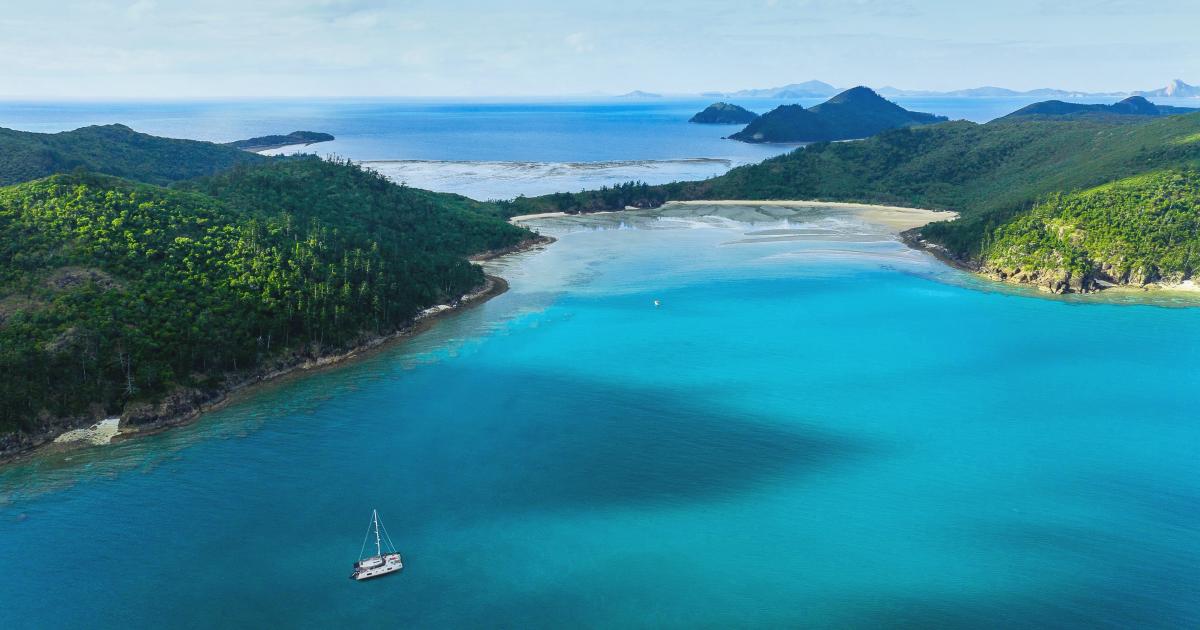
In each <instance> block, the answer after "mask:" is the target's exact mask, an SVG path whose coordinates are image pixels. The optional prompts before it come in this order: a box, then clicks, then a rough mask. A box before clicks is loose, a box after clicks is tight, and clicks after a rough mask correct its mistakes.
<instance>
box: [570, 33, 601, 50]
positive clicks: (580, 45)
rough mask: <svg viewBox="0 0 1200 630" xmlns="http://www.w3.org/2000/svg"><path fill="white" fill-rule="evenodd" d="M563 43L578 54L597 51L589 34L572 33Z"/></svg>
mask: <svg viewBox="0 0 1200 630" xmlns="http://www.w3.org/2000/svg"><path fill="white" fill-rule="evenodd" d="M563 41H565V42H566V43H567V45H568V46H570V47H571V49H572V50H574V51H575V52H577V53H586V52H592V51H593V50H595V49H596V46H595V45H594V44H592V41H591V38H590V37H588V34H587V33H571V34H570V35H567V36H566V37H564V38H563Z"/></svg>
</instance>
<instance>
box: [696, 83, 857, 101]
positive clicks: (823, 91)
mask: <svg viewBox="0 0 1200 630" xmlns="http://www.w3.org/2000/svg"><path fill="white" fill-rule="evenodd" d="M838 92H841V90H839V89H838V88H836V87H833V86H832V85H829V84H828V83H825V82H824V81H805V82H804V83H791V84H788V85H783V86H780V87H774V88H764V89H758V90H740V91H738V92H705V93H704V94H701V96H713V97H718V98H829V97H830V96H833V95H835V94H837V93H838Z"/></svg>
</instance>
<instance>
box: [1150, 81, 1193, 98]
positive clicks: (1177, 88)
mask: <svg viewBox="0 0 1200 630" xmlns="http://www.w3.org/2000/svg"><path fill="white" fill-rule="evenodd" d="M1134 95H1135V96H1152V97H1153V96H1166V97H1173V98H1197V97H1200V85H1188V84H1187V83H1184V82H1183V81H1180V80H1179V79H1175V80H1174V81H1171V82H1170V83H1168V84H1167V86H1166V87H1162V88H1159V89H1157V90H1149V91H1147V92H1134Z"/></svg>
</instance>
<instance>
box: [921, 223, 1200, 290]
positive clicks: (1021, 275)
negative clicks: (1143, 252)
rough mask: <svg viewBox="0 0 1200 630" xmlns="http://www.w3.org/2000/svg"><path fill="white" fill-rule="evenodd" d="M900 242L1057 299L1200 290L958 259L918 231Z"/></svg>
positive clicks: (1132, 277)
mask: <svg viewBox="0 0 1200 630" xmlns="http://www.w3.org/2000/svg"><path fill="white" fill-rule="evenodd" d="M900 240H901V241H903V242H904V244H905V245H908V246H909V247H911V248H913V249H915V250H918V251H922V252H927V253H929V254H930V255H932V256H933V257H935V258H937V259H938V260H940V261H942V262H943V263H946V264H947V265H950V266H951V267H955V268H957V269H961V270H963V271H969V272H971V273H973V274H975V275H978V276H981V277H983V278H987V279H988V280H993V281H995V282H1004V283H1007V284H1013V285H1018V286H1023V287H1031V288H1035V289H1038V290H1039V291H1045V292H1047V293H1053V294H1054V295H1065V294H1068V293H1078V294H1087V293H1098V292H1100V291H1107V290H1111V289H1126V290H1133V291H1138V290H1140V291H1186V292H1196V291H1198V290H1200V287H1198V286H1197V285H1195V284H1194V283H1193V281H1192V280H1191V279H1187V278H1183V279H1178V280H1174V281H1166V282H1164V281H1163V279H1162V278H1158V277H1157V276H1154V275H1152V274H1147V273H1145V272H1141V273H1130V272H1126V273H1125V274H1124V275H1118V274H1117V273H1116V272H1115V269H1113V268H1112V267H1111V266H1106V267H1104V268H1101V269H1099V270H1097V271H1094V272H1091V273H1087V274H1084V275H1083V276H1079V275H1076V274H1074V273H1072V272H1071V271H1070V270H1068V269H1054V270H1045V269H1020V268H1006V267H1002V266H999V265H995V264H988V263H982V264H981V263H980V262H978V261H975V260H967V259H963V258H960V257H958V256H955V255H954V254H952V253H950V252H949V251H948V250H946V248H944V247H942V246H941V245H938V244H936V243H930V242H929V241H927V240H925V239H924V238H921V234H920V231H919V230H917V229H913V230H906V231H904V232H901V233H900Z"/></svg>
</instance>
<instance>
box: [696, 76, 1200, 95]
mask: <svg viewBox="0 0 1200 630" xmlns="http://www.w3.org/2000/svg"><path fill="white" fill-rule="evenodd" d="M840 91H841V90H840V89H839V88H836V87H834V86H832V85H830V84H828V83H825V82H824V81H805V82H804V83H792V84H789V85H783V86H780V87H773V88H763V89H752V90H739V91H737V92H704V93H702V94H701V96H708V97H713V98H780V99H783V98H828V97H830V96H833V95H835V94H837V93H838V92H840ZM876 92H878V93H879V94H880V95H881V96H884V97H888V98H892V97H897V96H909V97H914V96H928V97H949V98H1005V97H1014V98H1017V97H1034V98H1046V99H1051V98H1114V97H1115V98H1120V97H1123V96H1146V97H1177V98H1178V97H1200V86H1195V85H1189V84H1187V83H1184V82H1183V81H1180V80H1179V79H1175V80H1174V81H1172V82H1171V83H1170V84H1168V85H1167V86H1166V87H1162V88H1159V89H1157V90H1146V91H1134V92H1083V91H1078V90H1058V89H1052V88H1040V89H1036V90H1026V91H1019V90H1010V89H1008V88H1002V87H993V86H984V87H977V88H968V89H965V90H950V91H947V92H938V91H935V90H903V89H900V88H895V87H892V86H885V87H882V88H879V89H878V90H876Z"/></svg>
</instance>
